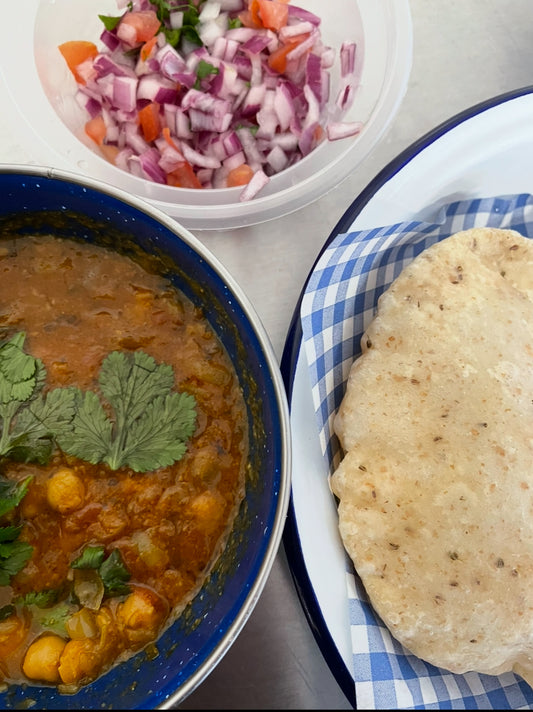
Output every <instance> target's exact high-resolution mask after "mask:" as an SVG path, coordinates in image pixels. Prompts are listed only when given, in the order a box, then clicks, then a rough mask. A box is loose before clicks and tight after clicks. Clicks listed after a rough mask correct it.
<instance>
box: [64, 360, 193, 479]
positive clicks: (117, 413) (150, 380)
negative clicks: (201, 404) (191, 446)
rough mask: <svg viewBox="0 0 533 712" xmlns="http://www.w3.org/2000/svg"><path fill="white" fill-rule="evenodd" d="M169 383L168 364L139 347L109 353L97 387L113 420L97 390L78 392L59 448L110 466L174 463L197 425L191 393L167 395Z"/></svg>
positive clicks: (145, 466) (149, 466)
mask: <svg viewBox="0 0 533 712" xmlns="http://www.w3.org/2000/svg"><path fill="white" fill-rule="evenodd" d="M173 384H174V374H173V371H172V367H171V366H169V365H167V364H164V363H162V364H157V363H156V361H155V360H154V359H153V358H152V357H151V356H149V355H148V354H146V353H144V352H143V351H136V352H134V353H133V354H131V353H130V354H125V353H123V352H120V351H113V352H112V353H110V354H109V355H108V356H107V357H106V358H105V359H104V362H103V363H102V367H101V369H100V374H99V385H100V390H101V393H102V395H103V397H104V398H105V399H106V400H107V403H108V406H110V408H111V410H112V411H113V414H114V419H113V420H111V419H110V418H108V415H107V413H108V411H109V409H107V410H106V409H105V408H104V405H103V404H102V402H101V401H100V399H99V397H98V395H97V394H96V393H94V392H93V391H87V392H85V393H83V392H81V391H78V395H77V396H76V399H75V409H76V412H75V415H74V418H73V421H72V429H71V430H70V431H68V430H65V431H63V432H62V433H60V434H59V435H58V443H59V445H60V447H61V448H62V449H63V450H64V452H66V453H68V454H70V455H74V456H76V457H79V458H81V459H83V460H86V461H88V462H91V463H93V464H96V463H98V462H105V463H107V464H108V465H109V467H110V468H111V469H113V470H118V469H119V468H120V467H124V466H128V467H130V468H131V469H133V470H135V471H136V472H147V471H149V470H155V469H157V468H159V467H163V466H166V465H170V464H172V463H173V462H175V461H176V460H179V459H180V458H181V457H182V456H183V454H184V453H185V449H186V445H185V441H186V440H188V439H189V438H190V437H191V435H192V434H193V432H194V426H195V423H196V410H195V406H196V401H195V399H194V397H193V396H191V395H188V394H178V393H171V389H172V386H173Z"/></svg>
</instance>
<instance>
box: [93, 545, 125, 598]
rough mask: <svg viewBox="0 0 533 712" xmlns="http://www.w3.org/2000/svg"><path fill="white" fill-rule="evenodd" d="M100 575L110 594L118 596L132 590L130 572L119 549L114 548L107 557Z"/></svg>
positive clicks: (106, 590) (107, 592)
mask: <svg viewBox="0 0 533 712" xmlns="http://www.w3.org/2000/svg"><path fill="white" fill-rule="evenodd" d="M99 571H100V576H101V578H102V583H103V584H104V589H105V592H106V594H107V595H108V596H117V595H121V594H124V593H129V592H130V587H129V586H128V583H127V582H128V581H129V580H130V573H129V571H128V569H127V568H126V566H125V565H124V562H123V560H122V556H121V554H120V551H119V550H118V549H113V551H112V552H111V553H110V554H109V556H108V557H107V559H106V560H105V561H104V562H103V563H102V565H101V566H100V569H99Z"/></svg>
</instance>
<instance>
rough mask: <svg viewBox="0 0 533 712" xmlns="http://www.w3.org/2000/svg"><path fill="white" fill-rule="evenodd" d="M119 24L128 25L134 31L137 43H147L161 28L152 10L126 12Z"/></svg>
mask: <svg viewBox="0 0 533 712" xmlns="http://www.w3.org/2000/svg"><path fill="white" fill-rule="evenodd" d="M120 24H121V25H122V24H125V25H129V26H130V27H133V28H134V29H135V32H136V40H137V42H148V40H151V39H152V37H154V35H156V34H157V33H158V31H159V28H160V27H161V22H160V21H159V19H158V17H157V14H156V13H155V12H154V11H153V10H138V11H132V12H126V13H125V14H124V16H123V17H122V20H121V21H120Z"/></svg>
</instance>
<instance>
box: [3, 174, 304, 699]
mask: <svg viewBox="0 0 533 712" xmlns="http://www.w3.org/2000/svg"><path fill="white" fill-rule="evenodd" d="M0 195H1V196H2V200H1V202H0V229H3V226H4V227H5V226H8V227H9V229H10V230H13V229H15V230H16V231H17V232H19V233H20V234H24V233H25V234H51V233H52V234H56V235H61V236H64V237H70V236H75V237H78V238H80V237H81V238H83V239H86V240H88V241H92V242H96V243H102V244H106V245H107V246H109V243H110V240H111V242H112V244H113V246H114V247H116V249H118V250H120V249H121V245H123V244H124V243H125V242H127V241H130V242H131V241H133V243H134V245H135V248H136V249H140V250H143V251H145V252H147V253H149V254H150V255H153V254H156V255H157V256H159V257H160V258H161V260H160V262H161V265H162V267H161V270H162V273H164V274H165V276H166V277H168V278H169V279H170V280H171V281H173V283H174V284H175V285H176V286H177V287H179V288H180V289H181V290H182V291H183V292H185V294H186V295H187V296H189V297H190V298H191V299H192V300H193V301H194V302H195V303H198V304H199V305H201V306H202V307H203V308H204V310H205V314H206V316H207V317H208V319H209V320H210V322H211V325H212V326H213V328H214V329H215V331H216V332H217V334H218V335H219V337H220V338H221V340H222V342H223V343H224V345H225V347H226V349H227V350H228V352H229V354H230V356H231V358H232V359H233V362H234V364H235V366H236V369H237V372H238V374H239V378H240V382H241V385H242V388H243V391H244V394H245V398H246V402H247V407H248V417H249V426H250V433H251V443H250V474H249V476H248V481H247V486H246V496H245V499H244V501H243V504H242V506H241V508H240V512H239V515H238V517H237V521H236V523H235V526H234V528H233V531H232V534H231V536H230V539H229V541H228V544H227V546H226V548H225V550H224V552H223V554H222V555H221V557H220V559H219V561H218V563H217V565H216V567H215V569H214V570H213V572H212V574H211V576H210V578H209V579H208V581H207V582H206V583H205V585H204V586H203V588H202V589H201V591H200V592H199V593H198V595H197V596H196V597H195V598H194V599H193V601H192V602H191V603H190V604H189V606H188V608H187V609H186V610H185V612H184V613H183V614H182V615H181V616H180V617H179V618H178V620H176V621H175V623H174V624H173V625H172V626H171V627H169V628H168V629H167V630H166V631H165V632H164V633H163V635H162V636H161V637H160V638H159V640H158V642H157V650H158V653H159V654H158V655H157V657H153V656H148V655H147V654H146V653H145V652H142V651H141V652H140V653H138V654H137V655H135V656H134V657H133V658H131V659H130V660H128V661H126V662H123V663H120V664H118V665H116V666H115V667H113V668H112V669H111V670H110V671H109V672H107V673H106V674H104V675H103V676H102V677H100V678H99V679H97V680H96V681H95V682H93V683H91V684H90V685H87V686H86V687H83V688H82V689H81V690H80V691H79V692H77V693H76V694H74V695H62V694H60V693H58V692H57V691H56V690H55V689H54V688H50V687H38V686H27V687H21V686H12V687H9V688H8V689H7V690H5V691H4V692H2V693H1V694H0V707H1V708H3V709H22V708H24V709H26V708H31V707H35V708H36V709H43V710H44V709H54V710H58V709H93V710H94V709H102V710H105V709H159V708H161V709H168V708H171V707H175V706H176V705H177V704H179V703H180V702H182V701H183V700H184V699H185V698H186V697H187V696H188V695H189V694H190V693H191V692H192V691H193V690H194V689H195V688H196V687H197V686H198V685H199V684H200V683H201V682H202V681H203V680H204V679H205V678H206V676H207V675H209V673H210V672H211V671H212V670H213V668H214V667H215V666H216V665H217V663H218V662H219V661H220V660H221V658H222V657H223V655H224V654H225V653H226V652H227V650H228V648H229V647H230V646H231V644H232V642H233V641H234V640H235V638H236V637H237V635H238V633H239V632H240V630H241V629H242V627H243V626H244V624H245V622H246V621H247V619H248V617H249V615H250V614H251V612H252V610H253V609H254V607H255V604H256V603H257V600H258V598H259V596H260V594H261V592H262V590H263V588H264V585H265V583H266V580H267V578H268V575H269V573H270V570H271V568H272V565H273V562H274V559H275V556H276V553H277V551H278V548H279V545H280V542H281V537H282V532H283V526H284V522H285V517H286V513H287V508H288V502H289V494H290V458H291V453H290V437H289V427H290V426H289V415H288V406H287V400H286V395H285V389H284V385H283V381H282V378H281V374H280V371H279V367H278V364H277V359H276V357H275V354H274V352H273V349H272V346H271V344H270V341H269V339H268V336H267V334H266V332H265V330H264V328H263V326H262V324H261V322H260V320H259V318H258V316H257V314H256V312H255V311H254V309H253V307H252V306H251V304H250V303H249V302H248V300H247V298H246V297H245V295H244V293H243V292H242V290H241V289H240V288H239V286H238V285H237V284H236V283H235V281H234V280H233V279H232V277H231V275H230V274H228V272H227V271H226V270H225V269H224V268H223V266H222V265H221V264H220V263H219V262H218V261H217V260H216V258H215V257H214V256H213V255H212V254H211V253H210V252H209V251H208V250H207V249H206V248H205V247H204V246H203V245H202V244H201V242H200V241H199V240H197V239H196V238H195V237H194V236H193V235H192V234H191V233H190V232H188V231H187V230H186V229H185V228H182V227H181V226H180V225H179V224H178V223H176V221H175V220H173V219H171V218H169V217H168V216H167V215H165V214H164V213H163V212H162V211H159V210H158V209H156V208H153V207H152V206H150V205H149V204H147V203H145V202H144V201H142V200H141V199H138V198H136V197H134V196H132V195H130V194H128V193H125V192H123V191H121V190H118V189H116V188H114V187H111V186H109V185H107V184H102V183H100V182H98V181H94V180H91V179H89V178H85V177H81V176H78V175H76V174H72V173H68V172H64V171H59V170H53V169H44V168H39V167H31V166H24V167H22V166H15V165H13V166H11V165H3V166H2V167H0Z"/></svg>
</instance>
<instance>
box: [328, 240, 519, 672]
mask: <svg viewBox="0 0 533 712" xmlns="http://www.w3.org/2000/svg"><path fill="white" fill-rule="evenodd" d="M361 346H362V355H361V356H360V357H358V358H357V359H356V360H355V361H354V363H353V365H352V368H351V371H350V374H349V379H348V383H347V388H346V392H345V395H344V398H343V401H342V403H341V406H340V408H339V410H338V412H337V414H336V418H335V421H334V429H335V432H336V434H337V436H338V437H339V441H340V443H341V446H342V448H343V451H344V457H343V460H342V462H341V464H340V466H339V467H338V468H337V470H336V471H335V472H334V473H333V475H332V477H331V479H330V485H331V489H332V492H333V493H334V494H335V495H336V496H337V497H338V498H339V529H340V533H341V537H342V540H343V542H344V545H345V547H346V550H347V552H348V554H349V555H350V557H351V559H352V560H353V562H354V565H355V568H356V570H357V572H358V574H359V576H360V578H361V580H362V582H363V584H364V586H365V589H366V591H367V593H368V595H369V598H370V600H371V603H372V605H373V606H374V608H375V610H376V611H377V613H378V614H379V616H380V617H381V618H382V620H383V622H384V623H385V624H386V625H387V627H388V628H389V629H390V631H391V633H392V634H393V635H394V637H395V638H396V639H397V640H398V641H400V642H401V643H402V644H403V645H404V646H405V647H406V648H407V649H408V650H410V651H411V652H412V653H414V654H415V655H417V656H419V657H420V658H422V659H423V660H426V661H428V662H430V663H432V664H434V665H436V666H439V667H442V668H445V669H447V670H449V671H451V672H454V673H463V672H467V671H477V672H480V673H487V674H499V673H502V672H506V671H509V670H514V671H515V672H518V673H519V674H521V675H523V676H524V677H525V678H526V679H527V680H528V681H529V682H530V684H533V241H530V240H528V239H527V238H525V237H523V236H521V235H520V234H519V233H517V232H514V231H511V230H500V229H488V228H476V229H472V230H467V231H464V232H461V233H457V234H456V235H453V236H452V237H449V238H447V239H445V240H443V241H441V242H440V243H438V244H436V245H434V246H432V247H430V248H429V249H427V250H425V251H424V252H423V253H422V254H421V255H419V256H418V257H417V258H415V259H414V261H413V262H412V263H411V264H410V265H408V266H407V267H406V268H405V269H404V270H403V271H402V273H401V274H400V275H399V277H398V278H397V279H396V280H395V281H394V282H393V284H392V285H391V286H390V288H389V289H388V290H387V291H386V292H385V293H384V294H383V295H382V297H381V298H380V301H379V305H378V311H377V315H376V317H375V319H374V321H373V322H372V323H371V324H370V326H369V328H368V329H367V331H366V333H365V335H364V336H363V338H362V344H361Z"/></svg>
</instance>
